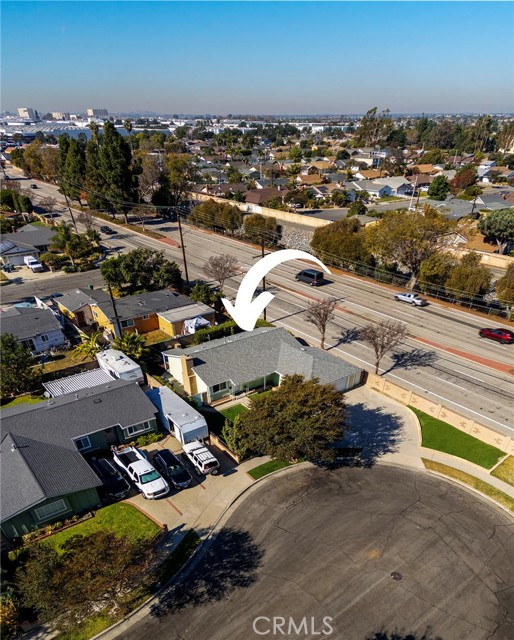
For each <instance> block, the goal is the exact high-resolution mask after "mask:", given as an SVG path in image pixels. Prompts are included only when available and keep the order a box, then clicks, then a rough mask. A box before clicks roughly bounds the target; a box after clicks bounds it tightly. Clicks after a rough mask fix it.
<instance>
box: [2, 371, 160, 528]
mask: <svg viewBox="0 0 514 640" xmlns="http://www.w3.org/2000/svg"><path fill="white" fill-rule="evenodd" d="M1 417H2V420H1V434H2V441H1V442H2V444H1V449H0V464H1V494H0V498H1V500H0V505H1V507H0V515H1V529H2V533H3V535H4V536H5V537H6V538H7V539H8V540H12V539H13V538H16V537H19V536H21V535H23V534H25V533H28V532H29V531H31V530H33V529H37V528H38V527H40V526H43V525H45V524H48V522H51V521H55V520H63V519H65V518H68V517H70V516H72V515H74V514H76V513H81V512H84V511H88V510H90V509H92V508H95V507H97V506H98V505H99V503H100V500H99V497H98V492H97V487H99V486H100V485H101V482H100V480H99V479H98V477H97V476H96V474H95V473H94V472H93V471H92V469H91V467H90V466H89V465H88V463H87V462H86V459H85V458H84V457H83V454H84V455H87V454H89V453H91V452H95V451H102V450H108V449H109V447H110V445H111V444H116V443H118V442H127V441H130V440H132V439H133V438H134V437H136V436H137V435H139V434H141V433H150V432H151V431H155V430H156V429H157V421H156V408H155V406H154V405H153V404H152V402H151V401H150V400H149V399H148V398H147V396H146V395H145V393H144V392H143V391H141V389H140V387H139V386H138V385H137V384H135V383H132V382H127V381H124V380H115V381H112V382H109V383H107V384H103V385H99V386H96V387H94V388H91V389H82V390H79V391H77V392H75V393H68V394H65V395H62V396H59V397H58V398H50V399H49V400H47V401H45V402H41V403H38V404H32V405H28V404H26V405H17V406H14V407H9V408H7V409H2V412H1Z"/></svg>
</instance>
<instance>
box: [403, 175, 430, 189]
mask: <svg viewBox="0 0 514 640" xmlns="http://www.w3.org/2000/svg"><path fill="white" fill-rule="evenodd" d="M406 179H407V180H408V181H409V182H410V183H411V185H412V186H413V187H414V186H415V187H416V189H422V190H425V191H426V190H427V189H428V187H429V186H430V183H431V182H432V176H429V175H426V174H423V173H417V174H415V175H412V176H406Z"/></svg>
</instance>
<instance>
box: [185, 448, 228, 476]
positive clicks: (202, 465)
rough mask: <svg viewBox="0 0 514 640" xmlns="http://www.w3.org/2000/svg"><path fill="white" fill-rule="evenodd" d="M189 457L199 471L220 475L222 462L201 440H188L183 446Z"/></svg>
mask: <svg viewBox="0 0 514 640" xmlns="http://www.w3.org/2000/svg"><path fill="white" fill-rule="evenodd" d="M182 448H183V449H184V453H185V455H186V457H187V459H188V460H189V461H190V462H191V463H192V465H193V466H194V468H195V469H196V470H197V471H198V473H200V474H203V475H207V474H209V473H210V474H211V475H213V476H216V475H218V473H219V471H220V463H219V462H218V460H217V459H216V458H215V457H214V456H213V454H212V453H211V452H210V451H209V449H207V447H206V446H205V445H204V444H202V443H201V442H200V441H198V440H195V441H194V442H188V443H187V444H184V445H183V446H182Z"/></svg>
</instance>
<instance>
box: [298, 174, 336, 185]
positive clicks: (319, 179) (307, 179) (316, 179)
mask: <svg viewBox="0 0 514 640" xmlns="http://www.w3.org/2000/svg"><path fill="white" fill-rule="evenodd" d="M327 181H328V177H325V176H324V175H321V176H320V175H319V173H313V174H302V175H299V176H296V178H295V183H296V184H298V185H305V186H309V185H313V184H323V183H326V182H327Z"/></svg>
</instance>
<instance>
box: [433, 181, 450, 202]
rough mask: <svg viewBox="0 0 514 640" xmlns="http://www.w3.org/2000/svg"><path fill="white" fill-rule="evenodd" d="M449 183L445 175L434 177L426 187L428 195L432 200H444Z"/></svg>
mask: <svg viewBox="0 0 514 640" xmlns="http://www.w3.org/2000/svg"><path fill="white" fill-rule="evenodd" d="M449 190H450V185H449V184H448V180H447V178H446V176H437V177H435V178H434V179H433V180H432V182H431V183H430V186H429V187H428V195H429V197H430V198H432V199H433V200H441V201H442V200H446V196H447V195H448V191H449Z"/></svg>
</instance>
